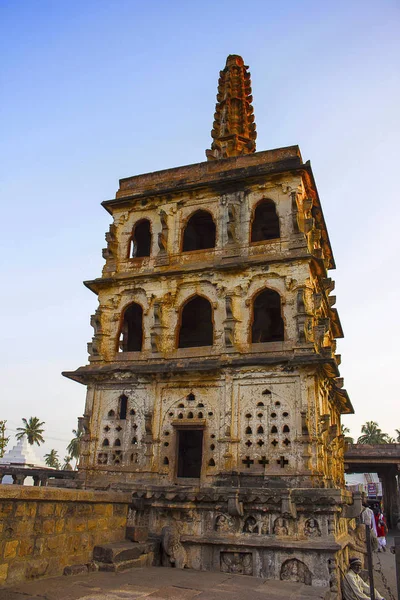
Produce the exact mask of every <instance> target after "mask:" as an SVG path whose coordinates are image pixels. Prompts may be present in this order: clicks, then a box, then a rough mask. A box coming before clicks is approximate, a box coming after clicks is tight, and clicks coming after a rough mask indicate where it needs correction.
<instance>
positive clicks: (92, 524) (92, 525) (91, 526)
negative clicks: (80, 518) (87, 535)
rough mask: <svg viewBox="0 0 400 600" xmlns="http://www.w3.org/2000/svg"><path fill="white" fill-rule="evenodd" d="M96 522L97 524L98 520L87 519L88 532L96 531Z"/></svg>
mask: <svg viewBox="0 0 400 600" xmlns="http://www.w3.org/2000/svg"><path fill="white" fill-rule="evenodd" d="M98 522H99V521H98V519H88V522H87V528H88V531H93V530H94V529H97V524H98Z"/></svg>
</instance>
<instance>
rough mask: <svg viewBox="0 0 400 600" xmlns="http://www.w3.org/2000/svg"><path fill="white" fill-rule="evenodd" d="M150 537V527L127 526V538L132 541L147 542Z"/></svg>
mask: <svg viewBox="0 0 400 600" xmlns="http://www.w3.org/2000/svg"><path fill="white" fill-rule="evenodd" d="M148 537H149V529H148V527H138V526H135V527H127V528H126V539H127V540H131V542H145V541H146V540H147V538H148Z"/></svg>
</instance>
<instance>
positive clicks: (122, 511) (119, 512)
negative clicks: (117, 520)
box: [113, 504, 128, 517]
mask: <svg viewBox="0 0 400 600" xmlns="http://www.w3.org/2000/svg"><path fill="white" fill-rule="evenodd" d="M127 512H128V507H127V506H126V504H114V506H113V515H114V517H124V516H125V515H126V514H127Z"/></svg>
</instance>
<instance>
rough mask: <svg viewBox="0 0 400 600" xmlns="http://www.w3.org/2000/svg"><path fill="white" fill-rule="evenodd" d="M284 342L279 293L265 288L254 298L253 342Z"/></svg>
mask: <svg viewBox="0 0 400 600" xmlns="http://www.w3.org/2000/svg"><path fill="white" fill-rule="evenodd" d="M283 340H284V324H283V318H282V307H281V297H280V295H279V294H278V292H275V291H274V290H271V289H269V288H264V289H263V290H261V291H260V292H258V294H256V295H255V296H254V298H253V302H252V322H251V342H252V343H253V344H257V343H262V342H279V341H283Z"/></svg>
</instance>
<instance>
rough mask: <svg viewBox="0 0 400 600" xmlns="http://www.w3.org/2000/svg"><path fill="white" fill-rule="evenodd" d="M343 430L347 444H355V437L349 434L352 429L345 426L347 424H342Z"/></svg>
mask: <svg viewBox="0 0 400 600" xmlns="http://www.w3.org/2000/svg"><path fill="white" fill-rule="evenodd" d="M341 431H342V435H344V441H345V442H346V443H347V444H354V438H353V437H351V436H350V435H347V434H348V433H350V429H349V428H348V427H345V425H341Z"/></svg>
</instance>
